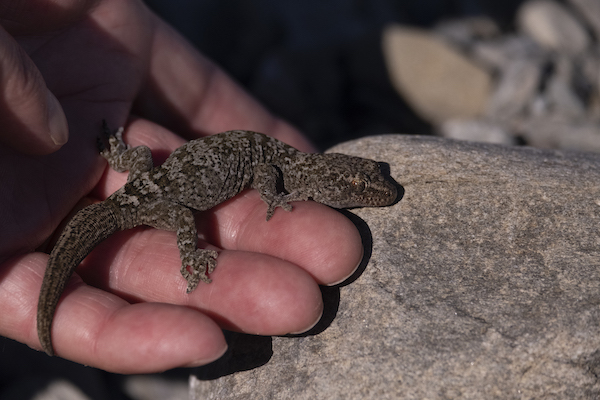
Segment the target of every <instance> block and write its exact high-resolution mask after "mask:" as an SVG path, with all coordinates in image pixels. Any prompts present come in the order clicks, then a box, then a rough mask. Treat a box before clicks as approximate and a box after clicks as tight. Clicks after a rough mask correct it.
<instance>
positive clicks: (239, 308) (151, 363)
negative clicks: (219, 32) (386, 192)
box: [0, 0, 362, 373]
mask: <svg viewBox="0 0 600 400" xmlns="http://www.w3.org/2000/svg"><path fill="white" fill-rule="evenodd" d="M63 2H64V3H65V4H67V3H68V4H70V3H71V2H70V1H67V0H64V1H63ZM4 3H11V2H10V1H4ZM25 3H27V2H25ZM31 3H35V4H36V5H38V4H40V3H60V2H56V1H55V2H49V1H44V0H35V1H34V0H32V1H31ZM73 3H74V4H75V3H77V2H73ZM94 3H98V4H97V5H95V7H94V8H90V9H89V10H87V11H85V12H81V15H80V16H79V17H78V18H77V19H76V20H75V21H74V22H68V21H67V22H68V23H64V24H63V25H64V26H60V27H58V29H56V28H57V27H53V30H51V31H44V32H37V31H36V29H35V27H33V28H31V27H30V29H29V31H28V29H27V24H28V23H29V24H33V23H34V22H35V18H36V14H35V13H30V14H29V16H24V17H22V18H25V20H21V21H16V22H17V23H15V21H14V20H12V21H10V22H7V21H6V20H0V21H4V22H2V24H3V25H5V26H7V27H8V26H10V28H9V29H8V30H9V32H11V33H12V34H13V36H14V37H15V38H16V39H17V42H18V43H19V45H20V46H21V48H22V49H24V50H25V51H26V52H27V54H28V55H29V57H30V58H31V59H32V60H33V62H34V63H35V65H36V66H37V68H38V70H39V71H40V72H41V74H42V76H43V79H44V81H45V82H46V85H47V87H48V89H49V90H50V91H51V92H52V93H54V95H55V96H56V97H57V98H58V100H59V101H60V104H61V106H62V109H63V110H64V114H65V115H66V118H67V121H68V125H69V141H68V143H67V144H65V145H64V146H62V148H60V150H58V151H56V152H53V153H52V154H49V155H27V154H25V153H23V152H22V151H20V149H19V150H17V149H15V148H13V147H12V146H8V145H0V185H1V187H2V191H1V192H0V221H1V224H0V262H1V264H0V334H2V335H4V336H7V337H11V338H13V339H15V340H18V341H20V342H23V343H26V344H28V345H30V346H32V347H35V348H37V349H39V348H40V345H39V342H38V339H37V331H36V323H35V315H36V309H37V297H38V295H39V288H40V285H41V279H42V276H43V272H44V269H45V266H46V262H47V259H48V256H47V254H45V253H42V252H36V251H34V250H35V249H44V250H45V251H48V250H49V249H48V248H47V244H46V245H44V243H45V242H46V241H47V240H48V238H49V237H51V236H52V232H53V231H54V230H56V229H57V226H58V225H59V223H60V221H61V220H63V219H64V218H65V217H66V216H67V215H68V213H69V212H70V211H71V210H72V209H73V208H74V207H76V206H77V204H78V203H79V205H80V206H81V205H85V204H86V203H89V202H91V201H96V200H102V199H104V198H106V196H108V195H109V194H110V193H111V192H113V191H114V190H116V189H117V188H118V187H120V186H121V185H122V184H123V183H124V182H125V179H126V174H123V173H117V172H114V171H109V170H108V169H107V166H106V163H105V161H104V160H103V159H102V158H101V157H100V156H99V155H98V154H97V149H96V137H97V136H98V134H99V132H100V123H101V120H102V119H103V118H105V119H107V120H108V121H109V123H110V124H111V125H112V126H119V125H123V124H126V134H125V140H126V141H127V142H128V143H130V144H132V145H138V144H146V145H148V146H149V147H150V148H152V149H153V153H154V155H155V157H156V159H157V160H156V161H158V162H160V161H161V160H162V159H164V157H166V155H167V154H168V153H169V152H170V151H172V150H173V149H174V148H176V147H178V146H179V145H181V144H182V143H183V142H184V139H183V138H182V137H180V136H177V135H175V134H173V133H172V132H171V131H170V130H169V129H167V127H169V128H171V129H175V128H176V129H177V130H178V132H179V133H181V134H183V135H185V137H186V138H187V139H189V138H193V137H197V136H199V135H202V134H212V133H216V132H219V131H224V130H228V129H251V130H257V131H262V132H265V133H267V134H270V135H273V136H277V137H278V138H279V139H281V140H284V141H287V142H288V143H290V144H292V145H294V146H296V147H298V148H301V149H304V150H306V149H309V148H310V145H309V144H308V142H306V141H305V140H304V139H303V138H302V136H301V135H300V134H299V133H297V132H296V131H295V130H294V129H293V128H291V127H290V126H288V125H286V124H285V123H283V122H282V121H280V120H278V119H276V118H274V117H273V116H271V115H270V114H268V113H267V112H266V111H265V110H264V109H263V108H261V106H260V105H259V104H257V103H256V102H255V101H254V100H252V99H251V98H250V97H249V96H248V95H247V94H245V93H244V92H243V91H242V90H241V89H239V88H238V87H237V86H236V85H235V84H234V83H232V82H231V81H230V80H229V79H228V78H227V76H226V75H225V74H224V73H223V72H221V71H220V70H219V69H217V68H215V67H214V66H213V64H211V63H210V62H208V61H207V60H206V59H204V58H203V57H202V56H200V55H199V54H198V53H197V52H196V51H195V50H193V49H192V48H191V47H190V45H189V44H188V43H187V42H185V41H184V40H183V39H182V38H181V37H179V36H178V35H177V34H176V33H175V32H174V31H173V30H172V29H170V28H169V27H168V26H167V25H166V24H165V23H164V22H162V21H161V20H160V19H158V18H157V17H156V16H154V15H153V14H152V13H151V12H150V11H148V10H147V9H146V8H145V6H144V5H143V4H142V3H141V2H138V1H136V0H131V1H123V0H106V1H101V2H98V1H96V2H94ZM79 4H81V2H79ZM66 8H67V9H68V7H66ZM3 17H6V16H3V15H0V18H3ZM37 18H40V16H39V15H37ZM9 19H10V18H9ZM40 29H41V28H40ZM224 29H226V28H224ZM48 32H50V33H48ZM32 33H33V34H32ZM0 39H1V37H0ZM9 78H10V76H9V77H8V78H7V76H6V70H5V71H4V76H1V77H0V79H4V80H6V79H9ZM5 87H6V86H5ZM10 95H11V93H6V91H5V96H4V99H5V102H0V108H3V110H2V111H1V112H0V122H2V121H3V119H6V120H7V121H9V124H10V129H9V130H8V131H10V132H20V131H19V128H20V127H21V126H20V125H19V121H20V120H19V118H16V117H15V115H16V116H17V117H19V115H21V114H19V112H17V111H19V110H21V111H22V110H23V109H24V108H23V106H22V104H21V103H18V104H14V103H13V102H10V101H8V100H7V99H10V98H11V96H10ZM19 107H21V108H19ZM132 110H135V112H136V116H133V115H132ZM7 115H10V116H12V117H6V118H4V117H3V116H7ZM23 115H26V112H25V113H24V114H23ZM34 117H35V115H34ZM33 119H35V118H33ZM33 119H32V120H33ZM21 120H22V121H23V127H22V129H21V131H25V130H27V129H28V128H27V121H28V119H27V118H22V119H21ZM150 120H152V121H154V122H151V121H150ZM15 121H16V122H15ZM157 122H158V123H160V125H159V124H158V123H157ZM161 125H162V126H161ZM1 135H2V133H0V136H1ZM32 143H33V142H32ZM32 146H33V144H32ZM265 213H266V205H264V204H263V203H262V202H261V200H260V199H259V196H258V194H257V193H256V192H254V191H246V192H244V193H242V194H241V195H239V196H237V197H235V198H234V199H232V200H230V201H228V202H226V203H224V204H222V205H220V206H218V207H216V208H215V209H213V210H210V211H208V212H204V213H202V215H201V216H200V217H199V218H198V221H199V222H198V228H199V232H200V236H201V238H200V239H201V242H200V245H201V247H203V246H208V247H212V248H214V249H217V250H219V251H220V255H219V258H218V265H217V269H216V270H215V271H214V272H213V274H212V275H211V277H212V278H213V283H211V284H209V285H205V284H202V285H201V286H200V287H198V289H197V290H196V291H194V292H193V293H191V294H189V295H187V294H185V286H186V282H185V280H184V279H183V278H182V277H181V276H180V275H179V265H180V260H179V253H178V250H177V246H176V240H175V234H174V233H172V232H164V231H159V230H155V229H150V228H136V229H133V230H130V231H125V232H120V233H118V234H115V235H113V236H112V237H111V238H110V239H108V240H106V241H105V242H103V243H102V244H100V245H99V246H98V247H97V248H96V249H95V250H94V251H93V252H92V253H91V254H90V256H89V257H88V258H87V259H86V260H85V261H84V263H83V264H82V266H81V267H80V268H79V269H78V275H76V276H75V277H73V279H71V281H70V283H69V286H68V287H67V290H66V291H65V293H64V295H63V297H62V299H61V302H60V303H59V306H58V308H57V312H56V315H55V318H54V324H53V331H52V332H53V344H54V348H55V350H56V352H57V354H58V355H59V356H62V357H65V358H69V359H71V360H74V361H77V362H80V363H84V364H87V365H91V366H96V367H99V368H103V369H106V370H110V371H116V372H125V373H127V372H137V373H139V372H152V371H160V370H164V369H168V368H172V367H176V366H182V365H200V364H203V363H207V362H210V361H212V360H214V359H215V358H217V357H219V356H220V355H221V354H222V353H223V352H224V351H225V349H226V343H225V341H224V338H223V335H222V333H221V329H222V328H228V329H235V330H240V331H244V332H249V333H256V334H266V335H273V334H285V333H290V332H300V331H303V330H306V329H308V328H310V326H312V324H314V323H315V322H316V321H317V319H318V318H319V316H320V313H321V310H322V301H321V295H320V292H319V290H318V284H332V283H334V282H337V281H340V280H342V279H344V277H346V276H348V275H349V274H350V273H351V272H352V271H353V269H354V268H355V267H356V265H357V264H358V262H359V261H360V258H361V256H362V248H361V245H360V237H359V235H358V232H357V231H356V229H355V227H354V226H353V225H352V223H351V222H350V221H348V220H347V219H346V218H345V217H343V216H342V215H341V214H339V213H337V212H336V211H334V210H331V209H329V208H328V207H325V206H322V205H319V204H316V203H312V202H304V203H296V204H294V211H293V212H291V213H286V212H284V211H282V210H278V211H277V212H276V213H275V216H274V217H273V219H272V220H271V221H269V222H266V221H265ZM44 246H46V247H44Z"/></svg>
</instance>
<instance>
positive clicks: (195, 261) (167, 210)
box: [140, 201, 219, 293]
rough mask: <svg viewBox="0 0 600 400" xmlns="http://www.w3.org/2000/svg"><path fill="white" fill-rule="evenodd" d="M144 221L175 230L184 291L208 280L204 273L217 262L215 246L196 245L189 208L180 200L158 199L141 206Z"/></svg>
mask: <svg viewBox="0 0 600 400" xmlns="http://www.w3.org/2000/svg"><path fill="white" fill-rule="evenodd" d="M140 214H142V215H143V217H142V222H143V223H144V224H145V225H149V226H152V227H154V228H158V229H164V230H168V231H175V233H176V234H177V247H178V248H179V256H180V258H181V269H180V272H181V275H183V277H184V278H185V280H186V281H187V290H186V292H187V293H190V292H192V291H193V290H194V289H196V287H197V286H198V284H199V283H200V281H202V282H206V283H210V282H211V280H210V279H209V278H208V276H207V274H210V273H211V272H213V271H214V269H215V267H216V266H217V256H218V255H219V253H217V252H216V251H215V250H208V249H199V248H198V232H197V230H196V221H195V219H194V214H193V213H192V210H191V209H189V208H187V207H185V206H182V205H181V204H177V203H171V202H169V201H159V202H156V203H154V204H152V205H150V206H146V207H144V209H143V210H140Z"/></svg>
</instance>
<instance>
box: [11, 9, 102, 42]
mask: <svg viewBox="0 0 600 400" xmlns="http://www.w3.org/2000/svg"><path fill="white" fill-rule="evenodd" d="M98 2H99V0H27V1H14V0H0V19H1V23H2V24H3V25H4V26H5V27H6V28H7V29H8V30H9V31H10V32H11V33H12V34H17V33H18V34H27V35H33V34H39V33H43V32H47V31H49V30H57V29H60V28H63V27H65V26H67V25H69V24H71V23H73V22H74V21H77V20H79V19H81V18H83V17H84V16H85V14H87V12H88V11H89V10H90V9H91V8H93V7H94V6H95V5H96V4H97V3H98Z"/></svg>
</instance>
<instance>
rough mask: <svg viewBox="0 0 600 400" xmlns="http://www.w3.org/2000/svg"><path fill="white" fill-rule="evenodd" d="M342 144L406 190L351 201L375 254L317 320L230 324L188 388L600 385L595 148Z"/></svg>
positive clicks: (508, 390)
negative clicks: (220, 347) (393, 198)
mask: <svg viewBox="0 0 600 400" xmlns="http://www.w3.org/2000/svg"><path fill="white" fill-rule="evenodd" d="M333 150H335V151H339V152H344V153H348V154H354V155H360V156H365V157H372V158H376V159H378V160H382V161H385V162H388V163H389V166H390V171H391V174H392V176H393V177H394V178H395V179H396V181H397V182H398V183H400V184H401V185H403V188H404V190H405V192H404V197H403V198H402V199H401V200H400V201H399V202H398V203H397V204H395V205H393V206H391V207H388V208H365V209H356V210H353V213H354V214H356V215H357V216H358V217H359V218H356V220H357V223H358V226H359V227H360V228H361V229H363V232H367V233H366V235H365V238H366V246H365V253H366V258H367V259H368V260H369V262H368V265H366V268H364V267H363V268H361V269H359V273H357V274H356V276H355V277H354V281H353V282H346V284H342V285H340V286H339V287H334V288H325V289H323V294H324V300H325V303H326V311H325V314H324V318H323V321H321V323H320V324H319V325H317V327H315V329H314V330H313V332H312V334H309V335H303V336H300V337H274V338H268V337H267V338H265V337H254V336H249V335H248V336H246V335H239V334H232V335H231V336H230V351H229V353H228V354H227V355H226V356H224V357H223V358H222V359H221V360H219V361H218V362H216V363H214V364H212V365H210V366H207V367H203V368H201V369H198V370H197V371H196V373H195V376H193V377H192V380H191V385H192V390H193V392H194V396H195V397H194V396H193V398H195V399H217V398H219V399H288V398H293V399H314V398H331V399H424V398H427V399H530V398H544V399H549V398H553V399H554V398H556V399H558V398H560V399H563V398H573V399H575V398H576V399H592V398H598V397H599V396H600V382H599V375H600V331H599V330H598V326H599V324H600V307H599V305H600V235H599V234H600V232H599V231H600V185H599V184H598V182H600V157H598V156H594V155H591V154H575V153H572V154H567V153H561V152H557V151H545V150H536V149H531V148H509V147H502V146H495V145H489V144H474V143H468V142H457V141H451V140H446V139H439V138H431V137H429V138H426V137H410V136H404V135H389V136H380V137H372V138H366V139H363V140H359V141H356V142H348V143H345V144H342V145H339V146H337V147H335V148H334V149H333ZM367 224H368V228H366V225H367ZM369 229H370V231H369ZM348 283H350V284H348Z"/></svg>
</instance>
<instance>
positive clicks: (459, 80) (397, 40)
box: [382, 25, 491, 123]
mask: <svg viewBox="0 0 600 400" xmlns="http://www.w3.org/2000/svg"><path fill="white" fill-rule="evenodd" d="M382 46H383V53H384V57H385V60H386V65H387V67H388V72H389V74H390V79H391V81H392V83H393V84H394V86H395V87H396V89H397V90H398V91H399V92H400V93H401V94H402V95H403V97H404V98H405V99H406V100H407V101H408V103H409V104H410V105H411V106H412V107H413V108H414V109H415V110H416V111H417V112H418V113H419V114H420V115H422V116H423V117H424V118H426V119H428V120H430V121H432V122H435V123H441V122H443V121H445V120H447V119H451V118H470V117H476V116H478V115H480V114H482V113H483V111H484V109H485V104H486V102H487V99H488V97H489V94H490V90H491V77H490V76H489V75H488V73H487V72H486V71H485V70H483V69H482V68H480V67H479V66H477V65H476V64H474V63H473V62H471V61H470V60H468V59H467V58H465V57H464V56H463V55H461V54H460V53H459V52H458V51H456V50H454V49H453V48H452V47H451V46H450V45H449V44H447V43H445V42H443V41H442V40H440V39H438V38H437V37H435V36H434V35H432V34H429V33H427V32H425V31H421V30H416V29H410V28H406V27H401V26H397V25H396V26H390V27H388V28H387V29H385V30H384V32H383V39H382Z"/></svg>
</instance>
